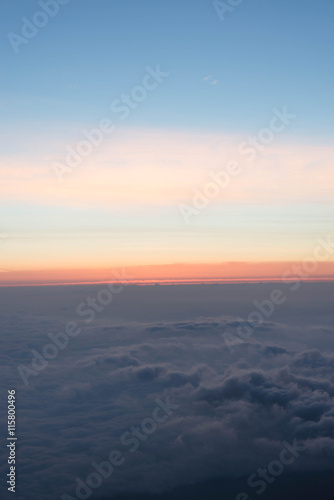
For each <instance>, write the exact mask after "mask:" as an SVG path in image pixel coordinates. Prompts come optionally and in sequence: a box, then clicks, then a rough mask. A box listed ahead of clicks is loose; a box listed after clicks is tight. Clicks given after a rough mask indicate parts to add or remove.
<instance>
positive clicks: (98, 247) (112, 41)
mask: <svg viewBox="0 0 334 500" xmlns="http://www.w3.org/2000/svg"><path fill="white" fill-rule="evenodd" d="M42 3H43V0H41V2H40V3H38V2H35V1H31V0H24V1H23V0H16V1H15V2H11V1H9V0H4V1H3V6H4V7H5V8H4V9H3V11H4V15H3V16H2V18H1V20H0V26H1V33H2V44H1V48H0V53H1V57H2V74H1V94H0V104H1V115H0V130H1V134H2V139H3V140H2V144H3V146H2V149H1V152H0V178H1V187H0V189H1V204H0V233H1V234H0V237H1V239H0V257H1V263H0V269H1V271H2V272H1V273H0V281H2V282H4V281H6V280H7V281H8V280H9V281H10V280H11V279H13V280H14V278H12V276H15V280H18V279H19V277H20V276H28V275H27V274H24V273H28V274H29V272H30V273H32V272H33V273H35V272H36V271H37V270H38V271H43V272H46V273H49V274H48V275H49V276H51V274H50V273H51V272H54V271H55V270H60V269H62V270H65V271H66V272H71V270H75V269H80V270H82V273H83V275H84V274H85V273H86V274H87V269H90V270H94V269H113V268H118V267H123V266H125V267H126V266H134V267H136V266H143V265H144V266H148V265H154V266H161V265H170V264H175V263H178V264H179V263H181V264H182V263H185V264H191V265H197V264H198V265H199V266H198V271H197V272H195V271H192V272H191V276H194V275H195V276H197V277H203V274H202V273H203V272H204V269H206V270H207V268H204V267H203V265H212V264H218V263H222V264H224V263H229V262H234V263H239V262H240V263H242V262H251V263H266V264H265V267H263V272H261V266H260V264H258V267H256V273H255V275H258V276H261V275H267V272H268V271H267V269H268V267H267V266H268V263H270V262H276V263H277V262H281V263H289V262H292V261H295V262H300V261H302V260H303V259H305V258H307V257H308V256H309V255H312V252H313V249H314V247H315V245H316V242H317V239H318V238H324V237H327V235H329V234H331V233H332V231H333V220H334V206H333V188H334V178H333V172H332V169H333V166H332V165H333V158H334V147H333V145H332V142H331V138H332V135H333V128H334V125H333V120H332V117H333V98H332V93H333V90H332V89H333V83H334V82H333V80H334V78H333V76H334V75H333V65H332V58H333V55H332V54H333V41H334V40H333V39H334V33H333V29H332V20H333V15H334V4H333V2H331V1H330V0H321V1H319V2H314V1H309V0H307V1H304V2H300V1H297V0H294V1H288V0H283V1H282V0H271V1H270V2H267V1H265V0H257V1H249V0H244V2H242V3H241V4H240V5H239V6H238V7H235V8H234V10H233V11H232V12H229V13H227V14H226V16H225V19H224V20H221V19H220V18H219V16H218V14H217V12H216V11H215V8H214V6H213V4H212V2H211V1H206V0H195V1H194V0H174V1H165V2H161V1H160V2H157V1H156V0H143V1H141V2H138V1H135V0H131V1H130V0H112V1H107V0H106V1H104V0H95V1H94V2H93V1H92V0H91V1H85V2H82V1H81V2H79V1H78V0H70V1H69V2H68V3H67V4H64V5H59V11H58V12H57V13H56V15H55V16H54V17H53V18H47V17H46V19H47V20H46V24H45V26H44V27H40V28H38V29H37V30H36V32H35V34H34V36H31V38H30V39H27V38H26V39H25V41H26V42H27V43H25V42H22V39H21V42H22V43H21V42H20V43H18V45H16V50H14V48H15V47H13V36H15V35H20V36H22V34H24V33H25V32H22V28H23V26H24V25H25V23H26V20H25V19H28V20H29V21H31V20H33V19H37V22H38V19H42V23H43V17H42V18H40V17H38V16H37V18H36V16H35V14H36V12H38V11H41V6H40V5H41V4H42ZM34 16H35V17H34ZM23 18H24V19H23ZM44 18H45V16H44ZM30 29H31V28H30ZM10 33H12V34H10ZM13 34H15V35H13ZM28 34H29V33H28ZM14 45H15V43H14ZM157 65H159V66H160V68H161V71H162V72H164V73H165V74H167V73H168V76H167V75H166V76H165V77H164V78H163V79H162V81H161V83H158V84H157V86H156V88H155V89H153V90H150V91H148V92H147V97H146V98H144V99H143V100H142V101H141V102H138V103H137V105H136V107H135V109H131V108H128V109H129V112H128V113H127V114H128V116H127V117H126V118H124V115H122V114H121V113H120V112H117V111H115V106H114V109H112V105H113V103H115V101H116V100H118V99H119V100H120V99H122V95H123V94H129V93H131V92H132V91H133V89H135V87H136V86H138V85H139V86H140V85H141V84H142V82H143V79H144V78H145V76H146V75H147V74H148V71H149V70H148V69H147V68H148V67H150V68H151V69H154V68H156V67H157ZM152 83H153V79H152V78H151V80H150V84H151V85H152ZM284 108H286V109H287V112H288V113H290V114H292V115H295V117H294V118H293V119H292V120H291V121H290V123H289V124H287V125H286V126H284V127H283V130H281V131H280V132H279V133H275V136H274V138H273V140H272V141H271V142H270V143H268V144H267V145H266V146H265V147H263V148H262V149H263V150H261V151H259V152H257V154H256V155H255V158H253V159H252V160H250V157H249V155H248V156H247V155H245V154H244V155H242V154H241V153H240V150H239V146H240V144H241V143H243V142H245V141H246V142H247V141H249V138H250V137H254V136H257V135H258V134H259V132H260V131H261V130H262V129H263V128H266V127H268V126H269V124H270V123H271V120H272V118H273V116H275V113H277V110H278V111H282V110H283V109H284ZM274 110H276V112H275V111H274ZM122 118H124V119H122ZM104 119H109V120H111V121H112V122H113V125H114V130H113V131H111V132H110V133H108V134H105V135H104V137H103V141H102V142H101V144H99V145H97V146H94V147H92V152H91V154H89V155H88V156H87V157H86V158H84V159H82V161H81V162H80V164H79V165H78V166H77V167H76V168H75V169H73V171H71V172H70V173H66V174H65V175H63V177H62V182H60V181H59V179H58V178H57V176H56V174H55V167H54V165H55V162H58V163H63V164H64V158H65V156H66V154H67V153H66V148H67V147H71V148H74V149H77V147H78V144H79V143H80V141H82V140H86V138H85V135H84V132H83V131H84V130H86V131H90V130H91V129H93V128H94V129H95V128H96V127H98V125H99V124H100V122H101V120H104ZM261 146H263V144H262V143H261ZM232 160H233V161H237V162H238V164H239V167H240V173H238V175H235V176H233V177H231V180H230V182H228V183H227V185H226V186H225V187H224V188H222V189H220V190H219V193H218V194H217V196H216V197H215V198H214V199H212V200H211V201H210V203H208V205H207V206H206V207H204V208H203V209H201V210H198V213H196V214H194V215H192V216H191V217H190V218H189V220H188V221H185V219H184V217H183V216H182V209H181V208H180V207H182V206H183V207H184V206H185V205H186V206H188V207H189V206H192V203H193V198H194V196H195V194H194V193H195V191H196V190H199V191H200V192H203V190H204V189H205V188H206V186H207V185H208V182H210V180H211V179H210V172H216V173H217V172H221V171H222V170H225V169H226V166H227V165H228V163H229V162H230V161H232ZM194 190H195V191H194ZM196 193H198V191H196ZM331 261H332V262H333V258H331ZM259 266H260V267H259ZM283 267H284V266H283ZM143 269H147V268H143ZM166 269H167V271H168V269H172V270H173V271H171V272H172V273H176V274H177V276H175V275H171V276H170V277H172V278H175V277H178V276H179V277H183V274H182V268H180V267H178V268H177V269H178V271H176V267H173V266H171V267H169V268H166ZM238 269H239V270H238ZM242 269H245V267H242V266H241V267H239V268H238V265H236V267H235V275H236V276H240V274H242V272H243V271H242ZM248 269H249V268H248ZM253 269H255V268H254V267H253ZM331 269H332V271H333V267H332V268H331ZM167 271H166V272H165V273H162V274H161V275H160V276H162V275H163V276H164V277H166V276H167V277H168V276H169V275H168V272H167ZM323 271H324V270H323ZM159 272H160V271H159ZM324 272H326V273H327V274H328V275H330V274H331V271H330V268H329V267H327V268H326V270H325V271H324ZM72 274H73V273H72ZM79 274H80V273H79ZM93 274H94V273H93ZM93 274H92V276H93ZM139 274H140V276H141V277H143V276H145V273H144V272H143V271H142V272H141V273H139ZM213 274H215V273H214V272H213ZM332 274H334V272H332ZM153 275H154V273H153ZM216 275H217V277H222V276H221V266H220V267H219V266H217V273H216ZM246 275H247V276H253V275H254V273H253V274H252V272H251V271H247V272H246ZM45 276H46V275H45ZM96 276H97V275H96ZM247 276H246V277H247ZM147 277H150V278H151V277H152V272H147ZM157 277H159V276H158V275H157ZM99 278H100V275H99ZM22 279H23V278H22ZM45 279H47V278H45ZM27 280H28V281H29V280H31V278H27Z"/></svg>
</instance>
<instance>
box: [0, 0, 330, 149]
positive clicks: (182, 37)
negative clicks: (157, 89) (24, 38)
mask: <svg viewBox="0 0 334 500" xmlns="http://www.w3.org/2000/svg"><path fill="white" fill-rule="evenodd" d="M3 4H5V5H6V9H5V15H3V16H2V19H1V31H2V38H3V43H2V44H1V57H2V67H3V71H2V77H1V80H2V82H1V94H2V100H8V104H7V105H6V106H5V108H4V109H3V112H2V121H3V124H6V123H8V122H11V123H12V122H15V121H17V120H18V119H19V120H20V122H22V123H27V122H28V123H30V126H36V127H37V128H38V127H39V126H41V124H40V122H41V121H43V125H42V126H41V127H42V128H43V130H44V131H45V130H50V131H53V130H54V127H55V124H56V123H58V124H59V126H61V124H62V123H63V122H66V123H68V122H71V123H73V124H76V123H80V124H81V123H84V124H86V123H88V124H92V125H93V124H94V123H95V121H96V120H99V119H100V117H101V116H105V115H106V114H108V110H109V107H110V103H111V102H112V101H113V100H114V99H115V98H117V97H118V96H119V95H121V94H122V93H124V92H127V91H129V90H131V88H132V87H133V86H134V85H137V84H138V83H139V82H140V81H141V79H142V77H143V75H144V74H145V67H146V65H148V64H150V65H155V64H160V65H161V68H162V69H163V70H165V71H168V72H170V77H169V81H168V85H166V86H165V87H166V88H164V90H163V98H161V96H159V95H158V94H156V95H153V96H152V98H151V99H150V100H149V102H146V103H145V107H143V109H141V110H140V111H139V112H138V113H134V114H133V116H131V118H130V119H129V122H128V123H129V124H134V125H139V124H140V125H141V126H143V125H145V126H154V127H186V128H188V127H194V128H199V129H203V128H204V129H214V130H221V131H229V132H233V131H236V130H237V131H238V132H239V131H249V130H252V129H254V128H257V127H258V126H260V125H262V123H263V121H265V120H266V119H267V118H268V116H269V115H270V112H271V109H272V107H273V106H278V107H279V106H282V105H287V106H288V107H289V108H290V109H291V110H293V111H294V112H295V113H297V114H298V116H299V119H298V124H295V125H294V127H293V129H292V130H291V131H290V133H291V134H292V133H295V134H298V135H301V136H308V135H310V134H315V135H319V136H321V137H323V136H324V135H325V136H329V135H330V134H331V133H332V127H333V125H332V119H331V118H332V111H333V109H332V101H333V100H332V88H333V69H332V64H331V60H332V49H333V41H334V40H333V38H334V33H333V29H332V22H331V19H332V18H333V14H334V5H333V3H332V2H331V1H329V0H328V1H320V2H314V1H309V0H308V1H303V2H300V1H299V2H298V1H292V2H291V1H288V0H285V1H284V0H283V1H282V0H271V1H270V2H266V1H264V0H262V1H261V0H259V1H256V0H253V1H252V0H244V1H243V2H242V3H241V4H240V5H239V6H238V7H235V9H234V11H233V12H231V13H228V14H227V15H226V19H224V20H223V21H221V20H220V19H219V17H218V15H217V14H216V12H215V9H214V7H213V5H212V2H211V1H204V0H195V1H194V0H188V1H186V0H182V1H173V2H170V1H165V2H162V1H156V0H145V1H144V2H136V1H134V0H133V1H129V0H112V1H103V0H97V1H95V2H92V1H81V2H79V1H78V0H70V1H69V3H68V4H66V5H62V6H60V10H59V12H58V14H57V15H56V16H55V17H54V18H53V19H50V21H49V22H48V24H47V25H46V26H45V27H42V28H40V29H39V32H38V33H37V35H36V36H35V37H34V38H32V39H31V40H30V41H29V43H28V44H26V45H24V44H22V45H20V46H19V53H18V54H15V53H14V51H13V49H12V47H11V45H10V43H9V41H8V39H7V34H8V32H14V33H17V34H20V31H21V29H22V24H23V22H22V17H27V18H28V19H30V20H31V19H32V17H33V15H34V14H35V13H36V11H38V10H40V7H39V4H38V2H35V1H31V0H28V1H23V0H21V1H20V0H17V1H15V2H10V1H5V2H3ZM208 75H212V76H213V78H214V79H217V80H218V84H217V85H211V84H210V83H209V82H204V81H203V78H204V77H206V76H208ZM319 140H320V138H319Z"/></svg>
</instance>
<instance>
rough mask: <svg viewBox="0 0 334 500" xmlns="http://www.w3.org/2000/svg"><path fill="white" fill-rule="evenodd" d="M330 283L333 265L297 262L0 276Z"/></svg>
mask: <svg viewBox="0 0 334 500" xmlns="http://www.w3.org/2000/svg"><path fill="white" fill-rule="evenodd" d="M283 278H284V279H285V280H286V279H298V278H300V279H303V280H310V281H311V280H328V279H329V280H334V262H319V263H317V267H316V269H315V270H314V271H313V272H311V271H309V270H307V269H306V268H304V267H303V264H302V263H300V262H226V263H216V264H184V263H179V264H165V265H146V266H128V267H124V268H114V269H112V268H109V269H106V268H103V269H102V268H101V269H62V270H61V269H59V270H55V269H44V270H36V271H32V270H22V271H8V272H1V273H0V285H2V286H6V285H23V284H27V285H30V284H60V283H62V284H75V283H106V282H115V281H119V280H123V281H126V282H129V283H139V282H161V283H166V282H175V281H177V282H192V281H193V282H205V281H211V282H212V281H213V282H214V281H223V280H227V281H228V280H230V281H233V280H235V281H254V280H266V281H268V280H270V279H274V280H281V279H283Z"/></svg>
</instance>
